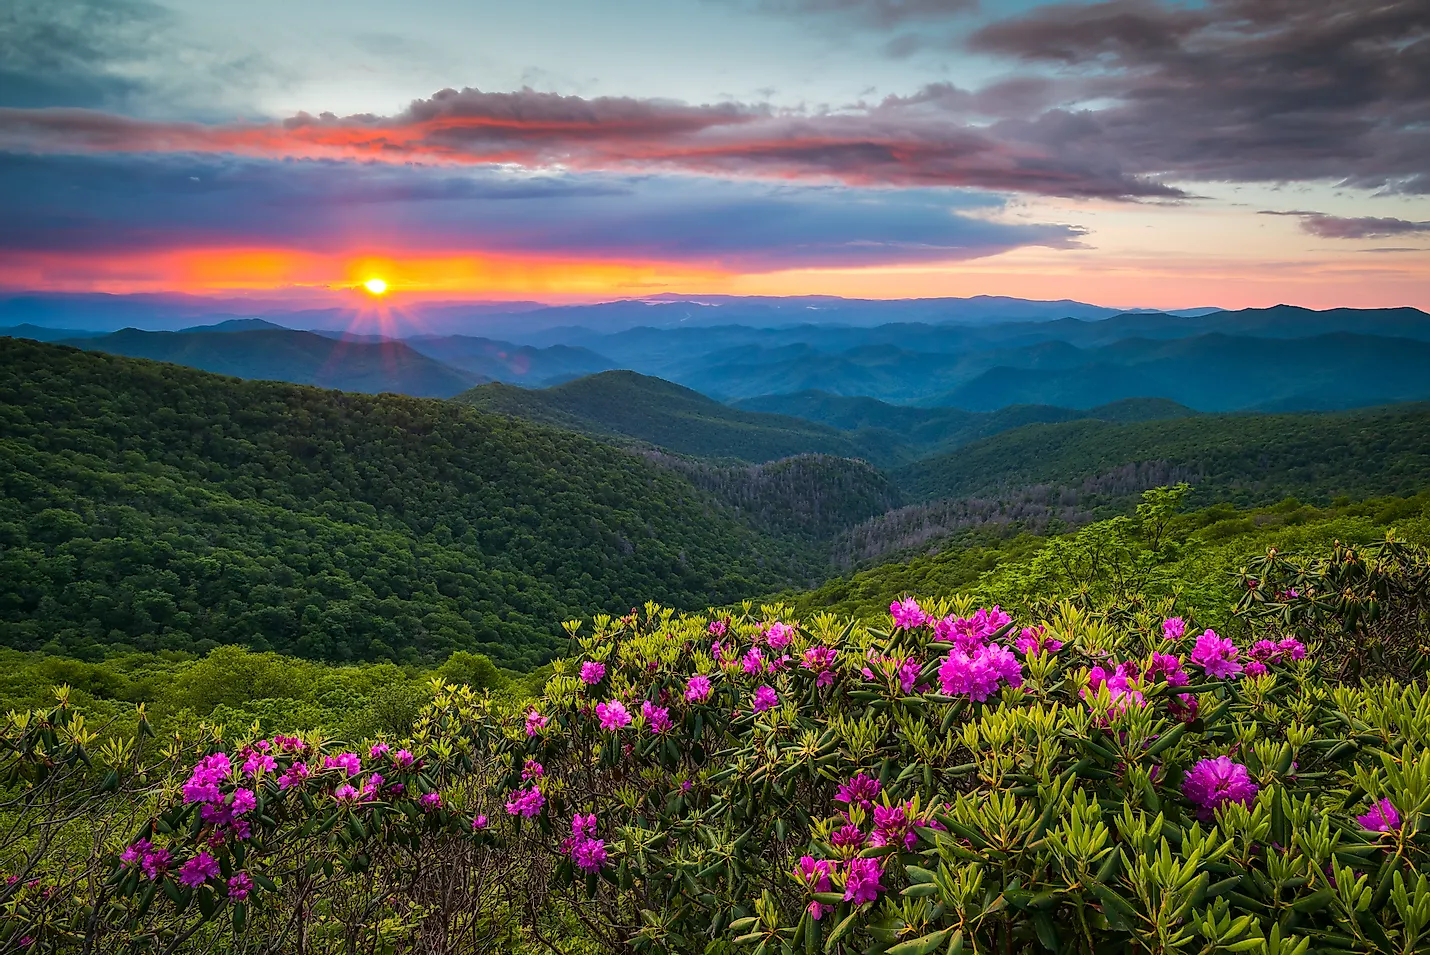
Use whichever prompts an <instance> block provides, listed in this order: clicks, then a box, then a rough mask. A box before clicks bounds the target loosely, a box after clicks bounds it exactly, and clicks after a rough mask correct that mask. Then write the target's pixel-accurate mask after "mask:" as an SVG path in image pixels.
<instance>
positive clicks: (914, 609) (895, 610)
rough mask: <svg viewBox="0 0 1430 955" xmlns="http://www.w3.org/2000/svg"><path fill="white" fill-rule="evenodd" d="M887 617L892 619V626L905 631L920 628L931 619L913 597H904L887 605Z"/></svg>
mask: <svg viewBox="0 0 1430 955" xmlns="http://www.w3.org/2000/svg"><path fill="white" fill-rule="evenodd" d="M889 615H890V616H892V617H893V618H894V626H896V627H903V628H904V629H905V630H913V629H914V628H916V627H922V626H924V625H925V624H926V623H928V622H929V621H930V620H931V619H932V618H931V617H929V615H928V614H927V613H925V612H924V608H922V607H920V606H919V602H918V601H917V600H915V599H914V598H913V597H905V598H904V599H903V600H895V601H894V602H893V603H891V604H889Z"/></svg>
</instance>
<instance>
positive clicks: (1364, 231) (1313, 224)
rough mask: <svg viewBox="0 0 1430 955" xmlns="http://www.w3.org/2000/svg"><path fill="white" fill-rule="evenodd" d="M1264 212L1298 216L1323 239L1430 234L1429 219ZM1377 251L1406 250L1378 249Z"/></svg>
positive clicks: (1304, 227)
mask: <svg viewBox="0 0 1430 955" xmlns="http://www.w3.org/2000/svg"><path fill="white" fill-rule="evenodd" d="M1261 214H1262V215H1264V216H1296V217H1298V218H1299V219H1300V220H1301V231H1303V232H1306V233H1309V234H1310V235H1314V236H1319V237H1320V238H1322V239H1386V238H1389V237H1391V236H1396V235H1430V222H1412V221H1410V220H1409V219H1396V218H1391V217H1383V216H1351V217H1343V216H1332V215H1327V214H1325V213H1323V212H1301V211H1295V210H1293V211H1291V212H1270V211H1267V212H1263V213H1261ZM1374 251H1397V252H1398V251H1403V250H1401V249H1378V250H1374Z"/></svg>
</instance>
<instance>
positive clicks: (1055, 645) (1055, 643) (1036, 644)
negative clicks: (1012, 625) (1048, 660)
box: [1013, 627, 1063, 657]
mask: <svg viewBox="0 0 1430 955" xmlns="http://www.w3.org/2000/svg"><path fill="white" fill-rule="evenodd" d="M1013 646H1014V647H1016V648H1017V649H1018V652H1019V653H1021V654H1023V656H1025V657H1031V656H1034V655H1036V654H1039V653H1057V652H1058V651H1059V650H1061V649H1062V648H1063V642H1062V641H1061V640H1054V639H1053V638H1052V637H1049V636H1047V635H1046V633H1045V632H1044V629H1043V628H1042V627H1024V628H1023V632H1022V633H1020V634H1019V635H1018V639H1017V640H1015V641H1013Z"/></svg>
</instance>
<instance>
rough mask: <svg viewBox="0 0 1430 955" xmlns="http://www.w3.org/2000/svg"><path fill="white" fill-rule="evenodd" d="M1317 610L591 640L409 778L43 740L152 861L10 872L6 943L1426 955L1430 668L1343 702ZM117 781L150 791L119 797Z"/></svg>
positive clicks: (330, 762) (26, 772) (13, 762)
mask: <svg viewBox="0 0 1430 955" xmlns="http://www.w3.org/2000/svg"><path fill="white" fill-rule="evenodd" d="M1418 559H1423V555H1420V558H1418ZM1292 589H1294V588H1283V589H1281V590H1279V591H1276V592H1274V593H1273V594H1271V597H1270V600H1271V602H1274V603H1277V604H1278V606H1280V607H1281V609H1280V610H1279V611H1278V612H1277V613H1270V612H1265V613H1256V614H1252V615H1250V619H1251V620H1252V622H1253V624H1254V627H1253V629H1252V631H1251V636H1250V637H1249V638H1247V639H1243V640H1241V641H1240V642H1233V641H1231V640H1228V639H1225V638H1223V637H1222V636H1220V635H1218V634H1216V633H1214V632H1212V631H1208V630H1205V629H1204V628H1198V627H1196V626H1195V625H1194V622H1192V621H1184V620H1181V619H1180V618H1176V617H1172V618H1168V619H1162V618H1152V617H1137V618H1134V619H1133V620H1132V621H1131V622H1130V623H1129V622H1127V621H1126V620H1125V619H1123V620H1120V621H1119V622H1118V623H1117V624H1116V625H1114V624H1113V623H1110V622H1109V619H1108V618H1106V617H1102V616H1098V615H1095V614H1092V613H1089V612H1088V611H1085V610H1082V609H1079V608H1077V607H1076V606H1073V605H1071V604H1063V605H1059V606H1056V607H1052V608H1050V609H1049V612H1047V613H1046V614H1043V615H1042V617H1043V619H1039V620H1011V619H1009V618H1008V617H1007V615H1006V614H1004V613H1003V612H1002V611H1000V610H999V609H998V608H996V607H994V608H986V609H978V608H974V607H972V606H969V605H968V603H967V602H966V601H962V600H958V599H952V600H948V599H945V600H939V601H933V602H927V603H924V604H920V603H919V602H918V601H915V600H913V599H905V600H901V601H899V602H897V603H896V604H895V605H894V606H893V607H891V608H890V611H891V612H890V616H889V618H888V619H887V620H886V621H885V622H884V624H883V625H877V626H866V625H860V624H857V623H855V622H853V621H847V620H839V619H836V618H834V617H832V616H829V615H822V614H817V615H815V616H813V617H812V618H809V619H806V620H804V621H800V622H795V621H793V620H789V619H787V617H786V614H785V612H784V610H783V609H782V608H779V607H769V608H761V610H760V611H759V612H755V611H754V610H753V608H748V607H747V608H745V610H744V612H743V613H740V614H737V615H732V616H729V617H727V616H716V617H713V618H712V617H711V616H701V617H690V616H676V615H675V614H674V613H673V612H671V611H669V610H665V609H662V608H659V607H655V606H653V605H649V606H647V607H646V608H645V609H644V611H643V612H639V613H637V612H632V613H631V614H630V615H628V616H626V617H622V618H609V617H598V618H596V620H595V621H594V625H593V626H592V627H591V628H590V629H589V630H585V629H584V628H582V627H581V626H580V625H578V624H576V623H574V622H573V623H571V624H568V630H569V631H570V632H571V633H572V635H573V650H574V651H575V652H574V653H573V657H572V659H570V660H568V661H563V662H562V663H560V664H558V665H557V668H556V675H555V676H554V677H553V678H552V680H551V681H550V682H549V684H548V686H547V689H546V693H545V695H544V696H543V698H542V699H540V700H538V701H534V702H533V703H532V704H531V705H530V706H529V707H524V708H522V709H521V710H520V711H517V712H510V713H505V712H502V711H500V710H498V709H497V708H495V707H494V706H493V704H492V703H491V701H490V699H488V698H485V697H483V696H481V695H478V694H475V693H473V692H472V691H470V690H469V689H464V688H452V687H447V686H444V687H442V688H440V690H439V692H438V698H437V700H436V702H435V703H434V705H433V707H432V708H431V709H430V710H429V711H428V712H426V713H425V714H424V715H423V716H422V718H421V719H420V720H419V723H418V727H417V730H416V732H415V734H414V735H413V737H412V738H411V739H410V740H407V741H403V742H402V743H400V744H399V743H397V742H391V743H385V742H381V741H378V742H368V743H367V744H365V745H364V746H362V747H361V748H357V747H343V746H339V745H337V744H333V743H329V742H326V741H323V740H317V739H296V738H291V739H290V738H283V737H269V738H266V739H253V740H249V741H247V742H246V743H243V744H242V745H239V746H237V747H227V748H221V747H218V746H216V745H203V746H201V751H192V750H184V751H183V752H180V751H179V749H178V747H179V744H177V743H174V744H166V745H167V746H168V747H169V749H167V750H165V751H164V752H165V753H166V755H165V756H164V758H163V759H158V760H153V761H150V762H145V760H144V759H143V758H142V757H139V756H131V757H127V758H128V759H129V760H130V762H127V763H126V762H125V761H124V760H123V759H118V758H106V759H103V760H91V758H90V756H89V754H88V753H87V752H86V753H84V754H83V755H81V754H80V752H79V747H81V746H82V745H85V744H84V743H83V742H82V741H81V740H80V739H79V738H78V737H77V735H76V733H75V732H74V729H73V724H74V717H73V716H72V715H68V711H67V710H66V709H65V708H64V707H63V706H62V707H60V708H58V709H57V710H55V711H52V712H51V713H49V714H43V715H39V716H31V717H29V718H27V721H25V720H22V721H20V722H17V724H16V725H14V726H12V729H11V732H10V733H8V734H7V735H6V737H5V742H6V745H7V747H8V749H7V751H6V753H5V756H4V759H5V761H6V768H7V771H8V772H10V774H11V776H10V781H9V785H10V787H11V790H10V791H11V792H12V794H13V795H12V798H14V799H16V800H21V802H23V800H25V799H29V801H30V804H31V805H38V804H40V803H43V802H44V800H41V799H37V798H36V797H35V796H34V795H33V794H34V793H36V792H38V791H43V790H44V787H46V786H51V789H52V797H51V799H50V802H51V804H53V805H55V806H68V808H67V809H64V811H58V810H57V811H55V813H54V817H55V819H56V820H57V823H56V825H57V827H58V828H57V831H62V830H63V828H64V827H63V825H62V821H63V820H65V819H73V818H76V817H77V814H82V813H83V812H86V811H89V812H93V811H94V806H95V805H98V804H91V806H90V808H89V809H88V810H86V809H85V808H84V807H83V806H78V805H77V804H74V803H66V802H65V800H67V799H71V800H72V799H75V798H78V796H76V795H74V794H80V795H84V798H89V799H99V798H102V797H100V796H96V795H94V793H95V792H106V791H107V792H122V793H124V794H125V796H124V801H125V804H126V805H131V806H139V807H140V809H138V810H136V811H134V816H135V819H136V820H137V834H135V833H130V834H129V835H128V837H127V838H124V839H121V840H118V841H116V842H112V843H106V844H103V845H97V846H95V847H94V848H93V850H92V851H88V850H86V849H85V847H83V846H81V847H79V848H77V849H75V850H74V851H73V852H72V853H71V855H69V856H66V857H65V858H66V859H68V860H69V861H68V862H66V863H64V864H50V863H49V862H47V861H46V860H47V859H50V858H59V856H56V854H55V852H54V850H53V849H49V850H45V851H39V852H35V851H30V852H28V853H27V852H25V851H23V849H22V847H20V846H19V843H15V844H12V845H11V846H9V847H7V848H6V850H5V851H6V852H7V855H8V857H9V858H10V859H19V860H22V861H26V864H28V865H29V868H28V869H26V870H25V871H24V872H21V873H18V875H19V878H18V880H17V882H16V883H14V884H12V885H11V886H9V887H7V888H5V889H3V890H0V893H3V894H0V903H3V904H4V905H5V906H7V909H6V911H7V913H9V914H10V916H11V920H10V922H9V925H10V926H12V927H11V928H9V929H7V931H8V932H9V934H8V935H7V936H6V941H7V942H8V943H10V944H18V943H19V942H20V941H22V940H25V939H28V940H29V945H30V946H32V947H33V946H38V947H39V949H38V950H49V949H55V950H58V949H65V948H75V949H83V948H84V947H85V946H86V945H89V946H90V947H91V949H92V950H102V951H118V950H122V948H123V947H124V946H132V947H134V948H146V949H148V950H153V951H176V950H182V949H183V946H184V945H186V944H191V945H192V944H197V942H198V941H199V940H203V941H204V942H205V943H206V944H207V945H208V946H209V947H211V948H216V949H218V950H234V951H238V950H244V951H279V950H282V951H288V950H292V951H423V952H427V951H432V952H458V951H480V950H482V949H483V948H484V947H488V946H489V947H492V948H496V947H501V946H502V945H505V944H507V941H505V940H504V937H503V936H502V935H501V933H502V932H505V931H510V932H511V933H513V936H514V937H515V936H520V937H524V938H527V939H536V940H538V941H539V940H541V938H545V939H546V940H547V941H551V939H550V938H548V937H546V936H541V933H543V932H546V931H549V929H550V922H549V919H551V918H552V915H551V913H552V912H559V913H564V914H565V916H566V917H568V918H569V919H571V920H572V921H574V922H575V923H578V924H579V925H580V926H581V931H582V932H583V934H584V935H585V937H586V938H587V939H588V940H590V941H592V942H593V943H596V944H599V945H601V946H603V947H607V948H610V949H615V950H623V949H635V950H641V951H650V952H680V953H687V952H707V951H708V952H726V951H739V950H746V951H749V952H751V953H752V955H773V953H774V952H781V953H788V952H794V951H804V952H806V953H812V952H817V951H824V952H829V953H835V952H861V953H868V955H883V953H886V955H930V953H933V952H947V953H950V955H956V953H958V952H989V953H993V952H1003V953H1011V952H1028V953H1032V952H1042V951H1050V952H1089V953H1090V952H1099V953H1100V952H1183V951H1184V952H1218V951H1234V952H1265V953H1272V955H1280V953H1303V952H1311V951H1318V952H1380V951H1388V952H1404V953H1410V952H1417V951H1423V950H1425V949H1426V948H1427V947H1430V884H1428V883H1427V878H1426V874H1425V873H1426V872H1427V865H1430V851H1427V850H1430V838H1427V835H1426V829H1427V823H1430V753H1427V752H1426V749H1425V747H1426V743H1427V740H1430V698H1427V695H1426V693H1425V692H1424V687H1423V685H1422V681H1421V676H1420V674H1421V671H1422V670H1423V666H1422V663H1423V661H1419V662H1417V661H1416V658H1415V657H1414V655H1412V654H1404V655H1401V656H1399V657H1397V659H1398V660H1400V661H1401V664H1403V665H1405V666H1412V667H1413V669H1414V672H1413V673H1411V674H1409V675H1408V677H1407V679H1405V680H1401V681H1396V680H1390V679H1387V680H1384V681H1382V682H1378V683H1370V684H1361V685H1357V686H1351V685H1347V684H1345V683H1343V682H1341V681H1340V673H1341V663H1342V661H1340V660H1337V659H1334V658H1332V657H1329V656H1328V655H1327V653H1326V652H1325V648H1324V647H1323V646H1322V644H1321V643H1320V642H1318V641H1316V640H1312V641H1311V642H1310V643H1309V645H1308V644H1307V643H1306V642H1305V641H1304V640H1303V639H1302V636H1304V634H1302V635H1301V636H1298V635H1297V633H1296V629H1295V627H1292V628H1290V629H1287V628H1285V627H1284V626H1282V625H1283V624H1284V623H1285V622H1286V621H1288V620H1290V621H1292V622H1294V621H1297V620H1301V619H1303V618H1304V619H1308V620H1309V619H1311V618H1312V617H1313V616H1314V615H1315V613H1318V612H1319V611H1313V610H1306V611H1304V613H1303V610H1302V609H1299V608H1298V607H1297V606H1293V605H1295V604H1296V602H1297V601H1304V600H1314V599H1315V598H1314V596H1312V597H1307V596H1305V594H1306V593H1307V592H1308V591H1302V592H1301V593H1300V594H1293V593H1291V592H1290V591H1291V590H1292ZM1311 591H1314V592H1319V591H1318V590H1317V588H1316V587H1311ZM1264 602H1265V601H1263V603H1264ZM1282 605H1284V606H1282ZM1287 608H1290V609H1289V610H1287ZM1407 661H1409V662H1407ZM22 724H23V725H22ZM120 755H123V754H120V753H117V752H116V753H110V754H109V756H110V757H117V756H120ZM67 761H68V762H67ZM86 761H92V762H95V763H100V762H104V763H112V764H116V765H115V769H114V771H113V772H112V774H110V775H107V776H105V777H104V779H103V780H102V781H101V782H99V783H96V784H93V785H91V786H90V788H89V789H85V788H84V787H83V786H81V785H79V782H80V780H81V778H82V777H83V778H88V777H86V770H85V769H83V768H81V767H83V766H84V765H85V763H86ZM118 764H122V765H118ZM160 764H162V765H164V766H167V767H168V769H167V770H165V771H164V774H163V778H162V779H158V778H150V779H149V781H148V782H142V781H140V779H139V776H140V773H139V770H138V767H139V766H141V765H144V766H149V767H154V766H158V765H160ZM66 766H73V767H74V768H73V769H72V770H66V769H65V768H64V767H66ZM300 767H301V768H300ZM66 771H69V772H72V773H73V774H74V778H75V782H76V785H74V786H70V787H68V788H67V787H66V786H65V785H60V784H53V785H51V783H50V782H48V780H54V779H56V778H58V777H59V776H61V775H63V773H64V772H66ZM98 772H99V770H98V769H96V770H94V771H93V772H92V773H90V775H91V776H92V775H96V774H98ZM154 772H157V770H156V769H154V768H149V769H146V770H145V773H154ZM126 787H128V788H126ZM27 793H29V794H31V795H29V796H27V795H26V794H27ZM16 807H20V809H21V810H23V809H24V806H23V805H21V803H20V802H12V803H11V804H10V805H9V808H8V810H7V811H10V812H15V811H16ZM27 811H34V810H33V809H31V810H27ZM66 836H67V837H69V838H72V837H73V833H67V834H66ZM52 841H53V842H56V843H58V842H62V841H63V839H60V838H58V837H57V838H56V839H55V840H52ZM100 841H103V840H100ZM86 852H88V854H86ZM86 860H90V861H89V862H88V863H86ZM86 864H88V866H89V867H88V868H86ZM66 865H70V866H71V868H69V869H66V868H65V866H66ZM32 879H37V880H38V881H37V882H35V884H33V885H31V884H29V883H30V880H32ZM21 933H23V935H22V934H21ZM538 936H540V938H538ZM96 945H97V946H98V947H97V948H96V947H95V946H96Z"/></svg>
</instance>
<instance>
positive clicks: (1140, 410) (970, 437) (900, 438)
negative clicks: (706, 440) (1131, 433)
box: [735, 390, 1196, 453]
mask: <svg viewBox="0 0 1430 955" xmlns="http://www.w3.org/2000/svg"><path fill="white" fill-rule="evenodd" d="M735 407H737V408H744V409H748V410H750V411H765V412H772V413H776V414H785V415H791V416H793V417H796V418H805V419H807V420H809V421H816V422H819V423H821V424H827V425H830V426H831V427H835V428H839V429H840V430H843V431H852V432H855V433H856V435H859V436H861V437H862V443H865V444H868V443H871V442H873V441H874V440H877V439H879V438H882V439H883V440H886V441H889V442H891V443H901V444H906V445H909V446H910V448H911V453H914V449H917V450H918V451H931V450H935V449H942V450H952V449H954V448H957V447H960V446H962V445H965V444H967V443H968V442H970V441H976V440H977V439H979V438H984V437H987V436H989V435H992V434H998V433H999V432H1002V431H1007V430H1010V429H1012V428H1018V427H1022V426H1023V425H1025V424H1033V423H1037V422H1043V423H1048V422H1058V421H1074V420H1077V419H1080V418H1098V419H1101V420H1103V421H1155V420H1158V419H1161V418H1180V417H1185V416H1187V415H1192V414H1196V412H1195V411H1192V409H1190V408H1187V407H1185V406H1183V405H1179V404H1177V403H1176V402H1175V401H1170V400H1168V399H1165V398H1132V399H1125V400H1122V401H1117V402H1113V403H1111V404H1107V405H1102V406H1100V407H1097V408H1090V409H1088V410H1087V411H1077V410H1074V409H1072V408H1056V407H1052V406H1050V405H1012V406H1009V407H1006V408H1000V409H998V410H997V411H991V412H977V411H963V410H962V409H959V408H922V407H914V406H911V405H891V404H888V403H886V402H883V401H879V400H877V399H875V398H849V397H844V396H842V395H831V394H828V393H827V392H823V391H817V390H812V391H801V392H797V393H795V394H792V395H760V396H758V397H755V398H746V399H744V400H742V401H737V402H735Z"/></svg>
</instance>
